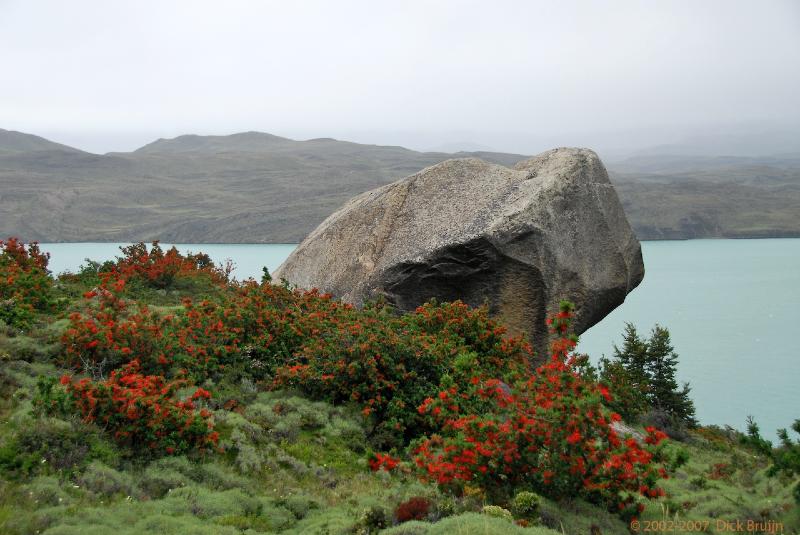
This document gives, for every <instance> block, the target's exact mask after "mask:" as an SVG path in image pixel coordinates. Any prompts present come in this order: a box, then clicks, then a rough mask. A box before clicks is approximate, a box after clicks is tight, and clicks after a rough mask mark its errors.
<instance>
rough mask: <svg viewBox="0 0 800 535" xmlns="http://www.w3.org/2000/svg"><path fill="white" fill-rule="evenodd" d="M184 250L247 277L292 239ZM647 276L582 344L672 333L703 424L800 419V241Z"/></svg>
mask: <svg viewBox="0 0 800 535" xmlns="http://www.w3.org/2000/svg"><path fill="white" fill-rule="evenodd" d="M120 245H123V244H114V243H53V244H42V249H43V250H45V251H49V252H50V253H51V262H50V267H51V269H52V270H53V272H54V273H60V272H62V271H66V270H71V271H75V270H76V269H77V268H78V267H79V266H80V265H81V264H82V263H84V259H86V258H91V259H93V260H99V261H102V260H108V259H113V258H114V257H115V256H117V255H118V254H119V246H120ZM177 247H178V249H180V250H181V251H182V252H187V251H192V252H199V251H202V252H205V253H208V254H209V255H210V256H211V257H212V258H213V259H214V260H215V261H217V262H221V261H224V260H226V259H231V260H233V261H234V263H235V265H236V270H235V271H234V275H235V276H236V277H237V278H239V279H244V278H247V277H254V278H256V279H258V278H260V276H261V268H262V267H263V266H266V267H267V268H268V269H269V270H270V272H272V271H274V270H275V268H277V267H278V266H279V265H280V263H281V262H282V261H283V260H284V259H285V258H286V256H288V255H289V253H290V252H291V251H292V249H294V247H295V245H292V244H273V245H249V244H241V245H240V244H192V245H187V244H178V245H177ZM642 253H643V255H644V262H645V269H646V274H645V278H644V282H642V284H641V285H640V286H639V287H638V288H637V289H636V290H634V291H633V292H632V293H631V294H630V295H629V296H628V298H627V300H626V301H625V303H624V304H623V305H622V306H620V307H619V308H617V309H616V310H615V311H614V312H612V313H611V314H610V315H609V316H608V317H606V318H605V319H604V320H603V321H602V322H600V323H599V324H598V325H596V326H595V327H593V328H592V329H590V330H589V331H588V332H586V333H584V335H583V336H582V338H581V343H580V345H579V347H578V349H579V350H580V351H581V352H584V353H588V354H589V355H591V356H592V357H593V359H594V360H595V361H596V360H597V359H598V358H599V357H600V356H601V355H603V354H605V355H611V353H612V352H613V344H614V343H615V342H616V343H620V335H621V333H622V331H623V328H624V325H625V322H632V323H634V324H635V325H636V326H637V328H638V329H639V331H640V332H642V333H643V334H647V333H649V331H650V329H651V328H652V327H653V325H655V324H656V323H660V324H661V325H663V326H665V327H667V328H668V329H669V331H670V333H671V334H672V342H673V345H674V346H675V351H676V352H677V353H678V354H679V355H680V360H679V369H678V376H679V379H680V380H681V381H689V382H690V383H691V385H692V397H693V399H694V400H695V405H696V406H697V413H698V417H699V419H700V421H701V422H702V423H705V424H712V423H713V424H718V425H726V424H727V425H730V426H732V427H735V428H737V429H744V426H745V418H746V416H747V415H753V416H754V417H755V418H756V420H757V421H758V423H759V425H760V426H761V429H762V431H763V433H764V435H765V436H769V437H772V438H774V437H775V433H774V432H775V430H776V429H777V428H779V427H789V426H790V425H791V423H792V422H793V421H794V419H795V418H800V387H798V383H799V382H800V351H798V349H797V347H798V344H797V341H796V337H797V336H798V335H800V239H765V240H690V241H661V242H643V243H642Z"/></svg>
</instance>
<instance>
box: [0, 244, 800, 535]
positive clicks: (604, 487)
mask: <svg viewBox="0 0 800 535" xmlns="http://www.w3.org/2000/svg"><path fill="white" fill-rule="evenodd" d="M45 268H46V260H45V259H44V258H43V257H41V256H39V255H38V253H37V252H36V250H35V249H33V250H31V249H26V248H24V247H23V246H21V244H16V243H15V244H13V245H12V246H8V244H7V245H6V247H5V252H4V254H3V255H2V256H0V270H2V271H1V272H0V275H2V277H0V281H2V283H0V298H2V305H1V306H2V308H0V314H2V316H0V317H2V318H3V322H2V323H0V532H2V533H4V534H5V533H8V534H29V533H30V534H32V533H44V534H47V535H66V534H82V535H83V534H90V535H91V534H105V533H120V534H121V535H127V534H131V535H133V534H139V533H165V534H176V535H177V534H184V533H197V534H205V533H208V534H231V535H234V534H245V533H246V534H256V533H297V534H300V533H303V534H307V533H312V534H314V533H316V534H353V533H386V534H395V535H398V534H429V535H436V534H450V533H463V534H473V533H480V534H498V535H501V534H502V535H505V534H516V533H519V534H525V533H530V534H538V535H554V534H556V533H566V534H569V535H572V534H576V535H577V534H587V533H593V534H596V533H598V532H599V533H604V534H620V535H622V534H624V533H628V532H629V527H630V526H631V522H632V520H633V517H636V521H638V522H640V524H639V527H640V531H655V532H674V531H675V530H676V529H677V530H680V531H694V530H696V529H698V528H697V526H698V525H696V524H693V526H695V527H693V528H683V529H680V526H681V525H683V524H680V522H684V521H692V522H695V523H699V526H706V531H712V532H721V531H723V530H720V529H719V528H720V525H719V524H718V522H720V521H736V520H740V521H743V522H747V521H748V520H752V521H754V522H756V521H759V522H771V523H773V524H769V525H775V524H774V523H776V522H780V523H781V525H782V526H783V530H782V532H783V533H797V532H798V531H799V530H800V516H798V509H797V506H796V504H795V501H794V498H793V497H792V487H793V486H794V485H796V484H797V477H796V476H795V477H790V476H787V475H785V474H784V475H781V474H778V475H774V476H770V475H768V468H769V465H770V461H769V459H768V458H767V457H765V455H764V454H763V453H759V451H758V450H757V449H752V448H750V447H747V446H743V445H741V444H740V443H739V441H738V437H737V435H736V434H735V433H733V432H728V431H724V430H720V429H715V428H701V429H699V430H696V431H692V432H690V433H689V434H688V435H687V437H686V438H685V440H684V442H680V443H679V442H674V441H669V440H668V441H666V442H661V443H659V442H658V441H651V437H653V436H656V435H654V432H653V431H652V430H644V429H641V428H634V429H629V430H627V431H620V433H621V434H620V435H617V432H616V431H613V430H612V427H610V426H609V421H613V420H614V417H613V415H611V413H610V412H609V411H608V409H607V408H604V406H603V405H602V403H603V399H605V398H607V397H608V396H609V393H608V392H607V391H604V390H603V389H602V388H599V387H598V385H595V384H594V383H592V382H591V381H589V380H588V379H582V378H580V375H577V371H576V370H577V369H576V368H572V367H571V366H572V365H566V364H565V363H566V362H567V360H565V359H564V355H565V352H566V351H568V350H569V348H571V347H573V344H572V342H573V341H572V340H571V339H570V338H568V337H560V338H556V344H555V345H554V356H553V359H552V362H551V364H550V365H544V366H542V367H539V368H538V369H537V371H535V372H531V368H530V367H529V366H528V365H527V364H529V362H528V360H527V359H528V358H529V357H532V356H533V355H531V353H530V347H529V346H528V345H527V344H525V341H524V340H520V339H513V338H507V337H505V336H504V332H503V329H502V327H501V326H498V325H496V324H494V323H493V322H491V321H489V320H488V319H486V317H485V315H484V314H483V313H482V312H481V311H480V310H472V309H469V308H468V307H463V306H461V305H458V304H440V305H439V304H430V305H427V306H426V307H422V308H421V309H420V310H418V311H417V312H416V313H414V314H407V315H403V316H398V315H395V314H393V313H391V311H388V310H385V309H383V308H382V307H380V306H376V307H375V308H368V309H365V310H355V309H353V308H352V307H348V306H343V305H340V304H338V303H336V302H335V301H333V300H331V299H330V298H329V297H326V296H320V295H318V294H314V293H304V292H296V291H292V290H291V289H287V288H284V287H281V286H275V285H272V284H270V283H269V282H267V281H264V282H262V283H261V284H257V283H255V282H251V283H246V284H244V285H242V284H238V283H237V284H230V283H228V282H227V280H226V273H225V271H224V270H223V269H220V268H217V267H215V266H213V265H210V264H209V263H208V261H207V258H205V257H203V256H202V255H199V256H194V257H181V256H180V255H177V254H174V253H171V252H158V251H154V250H152V249H151V250H149V251H148V250H147V249H146V248H143V247H133V248H130V249H128V250H127V251H126V252H125V255H124V257H123V258H121V259H120V260H119V261H118V262H116V263H108V264H106V265H103V266H97V265H94V266H91V265H90V266H87V269H85V270H83V271H82V272H81V273H79V274H77V275H71V276H62V277H61V278H60V279H59V280H58V281H52V280H51V279H49V278H47V275H46V272H45V271H44V269H45ZM568 323H569V312H568V308H564V309H562V311H561V313H559V315H557V316H555V318H554V323H553V329H554V333H561V334H565V333H566V331H567V330H568ZM562 326H563V330H562ZM557 348H561V349H557ZM134 360H135V365H134V364H133V362H134ZM520 363H523V364H526V365H525V366H523V367H517V365H518V364H520ZM532 373H533V374H532ZM537 374H541V375H537ZM401 377H402V378H403V380H400V378H401ZM498 378H501V379H502V381H505V382H500V381H498ZM539 380H541V382H538V381H539ZM154 385H155V386H154ZM526 385H527V386H526ZM528 391H529V392H530V393H531V394H532V395H533V394H535V395H536V398H535V399H536V403H533V404H532V403H530V402H531V401H533V399H532V398H531V399H529V398H526V397H525V392H528ZM612 394H613V393H612ZM154 400H155V402H153V401H154ZM456 405H457V406H459V407H460V408H459V412H458V414H459V415H460V417H459V418H458V419H457V420H454V421H460V422H462V423H463V425H462V424H459V425H457V426H454V427H449V426H448V424H447V423H446V422H445V423H443V422H442V420H440V419H437V415H438V414H439V411H442V414H445V413H447V412H448V411H451V412H452V411H454V410H455V409H453V408H452V407H453V406H456ZM546 405H547V406H551V407H553V410H552V411H550V410H549V409H547V408H546V407H545V406H546ZM418 406H419V407H418ZM509 411H510V412H509ZM516 411H522V412H516ZM520 418H521V419H520ZM552 418H556V420H551V419H552ZM609 418H610V420H609ZM495 420H496V421H497V422H502V423H492V422H493V421H495ZM556 421H557V422H560V423H556ZM468 422H481V423H480V425H478V426H475V427H472V430H473V432H474V434H469V433H467V434H466V435H461V434H460V433H461V431H459V429H461V430H468V429H470V426H471V425H472V424H469V423H468ZM510 422H523V423H524V425H523V426H522V427H520V430H519V431H520V432H519V434H518V435H515V438H513V439H512V440H504V439H503V437H504V436H505V435H504V434H506V433H509V432H511V429H510V428H506V427H505V425H506V424H508V423H510ZM206 424H208V427H206ZM515 425H516V424H515ZM523 427H524V429H523ZM480 429H488V430H489V432H488V433H487V434H482V433H483V432H482V431H480ZM527 429H530V430H533V432H532V433H528V431H526V430H527ZM540 432H541V433H544V434H546V439H545V440H544V441H542V440H541V438H543V437H539V435H538V434H539V433H540ZM431 433H433V434H431ZM626 434H627V436H626ZM634 435H635V436H638V437H639V438H638V439H637V438H635V436H634ZM576 436H577V438H576ZM437 437H439V438H437ZM464 437H466V438H467V439H476V438H480V439H481V440H480V441H479V442H469V440H468V441H467V442H468V443H464V442H462V439H463V438H464ZM645 437H647V438H645ZM622 439H625V440H624V443H621V444H618V445H616V446H614V444H613V443H614V441H617V442H619V441H621V440H622ZM439 440H445V441H448V442H445V443H446V444H448V446H447V447H450V448H453V450H450V451H451V453H452V451H456V452H457V453H458V455H456V456H451V457H449V459H450V461H447V462H444V460H446V459H447V458H448V457H446V456H447V455H450V454H448V453H447V452H448V450H447V448H445V449H444V453H443V455H445V458H444V460H442V461H436V460H433V461H430V458H428V457H426V456H425V451H429V449H430V448H433V450H432V451H437V450H436V448H437V446H436V444H437V443H438V441H439ZM659 440H660V439H659ZM518 441H519V442H518ZM609 441H610V442H609ZM515 444H523V445H526V448H523V449H521V450H520V453H521V454H523V455H527V453H526V452H527V447H530V448H536V453H535V459H537V461H536V463H538V465H537V464H533V463H531V462H530V461H531V459H532V458H528V457H523V459H522V461H523V462H521V463H518V462H517V461H516V460H515V458H514V454H513V452H514V447H515ZM602 444H606V446H603V447H602V448H601V447H600V445H602ZM495 447H499V449H494V448H495ZM606 448H608V449H606ZM475 450H477V451H478V453H477V454H476V453H475ZM483 450H489V451H486V452H483ZM438 451H440V452H441V451H442V450H438ZM468 451H472V453H471V454H469V455H468ZM679 451H682V452H684V453H681V454H679V453H678V452H679ZM651 453H652V455H651ZM475 455H478V456H479V457H477V458H478V459H480V461H479V462H477V463H476V464H473V463H472V461H471V460H470V459H476V457H474V456H475ZM598 455H599V457H597V456H598ZM687 456H688V462H683V463H681V462H678V459H679V457H680V458H683V459H684V461H685V459H686V457H687ZM416 459H427V460H425V461H423V462H422V463H421V464H419V465H418V466H416V465H415V462H416ZM657 459H664V460H665V464H664V470H665V472H664V473H663V475H669V478H668V479H664V478H663V476H657V475H656V474H655V472H650V468H651V467H653V468H654V467H655V465H656V462H657ZM429 461H430V462H429ZM483 463H486V466H488V467H489V469H488V470H486V466H483V469H481V466H482V465H483ZM515 463H516V464H515ZM612 465H613V466H618V467H619V468H620V470H621V471H619V472H617V471H616V470H615V469H613V468H611V467H612ZM539 466H541V467H550V468H552V471H550V470H549V469H548V470H545V471H544V472H541V471H540V470H537V468H539ZM637 466H638V467H639V468H637ZM512 467H513V468H516V470H511V468H512ZM531 468H533V470H530V469H531ZM588 468H591V469H588ZM453 469H456V471H455V472H452V471H451V470H453ZM463 470H466V472H464V471H463ZM573 470H576V472H574V473H573ZM581 470H584V471H585V473H584V474H583V475H578V473H579V472H580V471H581ZM548 471H550V474H549V475H548ZM647 474H649V475H647ZM453 475H454V476H455V477H450V476H453ZM462 476H463V477H462ZM587 482H588V483H587ZM655 485H658V487H656V486H655ZM657 488H660V489H663V492H660V491H659V492H655V490H656V489H657ZM608 489H614V491H613V492H611V493H609V492H608ZM620 500H622V501H620ZM628 500H631V501H628ZM617 502H619V505H620V507H623V506H624V509H625V511H627V513H626V512H624V511H623V512H620V509H619V508H618V507H617ZM637 504H640V505H641V511H640V512H636V507H635V506H636V505H637ZM658 521H665V522H666V521H672V522H678V524H677V526H678V527H677V528H676V527H668V525H667V524H662V525H659V524H654V522H658ZM635 525H636V524H634V526H635ZM659 526H661V527H659ZM763 526H767V524H763ZM651 528H652V529H651ZM755 531H767V532H768V531H769V529H767V528H766V527H765V529H763V530H755ZM773 532H774V530H773Z"/></svg>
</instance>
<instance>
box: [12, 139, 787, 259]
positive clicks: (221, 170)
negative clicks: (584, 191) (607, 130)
mask: <svg viewBox="0 0 800 535" xmlns="http://www.w3.org/2000/svg"><path fill="white" fill-rule="evenodd" d="M454 157H458V158H463V157H478V158H481V159H484V160H486V161H489V162H494V163H498V164H501V165H507V166H511V165H513V164H515V163H516V162H518V161H520V160H522V159H524V158H526V157H525V156H522V155H518V154H503V153H494V152H471V153H457V154H447V153H441V152H425V153H423V152H416V151H412V150H408V149H404V148H402V147H389V146H378V145H362V144H358V143H349V142H345V141H337V140H334V139H330V138H321V139H311V140H308V141H294V140H291V139H286V138H282V137H278V136H273V135H270V134H264V133H258V132H246V133H241V134H234V135H231V136H189V135H187V136H181V137H178V138H175V139H170V140H164V139H162V140H158V141H155V142H153V143H151V144H149V145H146V146H144V147H142V148H141V149H139V150H137V151H134V152H129V153H109V154H106V155H96V154H89V153H86V152H82V151H79V150H76V149H72V148H69V147H65V146H64V145H59V144H57V143H52V142H50V141H47V140H45V139H42V138H39V137H36V136H31V135H28V134H21V133H19V132H10V131H6V130H0V235H17V236H20V237H22V238H24V239H27V240H34V239H35V240H39V241H44V242H53V241H117V242H136V241H139V240H142V239H144V240H153V239H159V240H162V241H166V242H173V243H298V242H300V241H301V240H302V239H303V238H304V237H305V236H306V235H307V234H308V233H309V232H310V231H311V230H313V229H314V228H315V227H316V226H317V225H318V224H319V223H320V222H321V221H322V220H323V219H324V218H325V217H327V216H328V215H329V214H331V213H332V212H333V211H334V210H336V209H337V208H339V207H340V206H341V205H342V204H344V203H345V202H346V201H347V200H348V199H350V198H351V197H353V196H355V195H357V194H359V193H362V192H364V191H367V190H370V189H373V188H376V187H378V186H382V185H385V184H387V183H389V182H393V181H395V180H398V179H400V178H403V177H405V176H408V175H411V174H413V173H415V172H417V171H419V170H421V169H423V168H424V167H427V166H430V165H433V164H436V163H439V162H441V161H443V160H446V159H448V158H454ZM607 163H608V162H607ZM609 170H610V174H611V177H612V181H613V182H614V183H615V184H616V186H617V191H618V193H619V195H620V198H621V200H622V202H623V206H624V208H625V211H626V214H627V216H628V219H629V220H630V221H631V225H632V226H633V228H634V230H635V231H636V233H637V235H638V236H639V238H640V239H666V238H670V239H672V238H678V239H680V238H703V237H706V238H707V237H766V236H800V218H798V217H797V214H798V213H800V161H798V159H797V158H794V159H792V158H738V159H737V158H699V157H682V156H673V157H664V156H642V157H638V158H632V159H629V160H626V161H624V162H618V163H614V164H610V165H609Z"/></svg>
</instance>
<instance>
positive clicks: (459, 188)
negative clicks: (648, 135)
mask: <svg viewBox="0 0 800 535" xmlns="http://www.w3.org/2000/svg"><path fill="white" fill-rule="evenodd" d="M643 276H644V265H643V263H642V255H641V249H640V246H639V242H638V240H637V239H636V236H635V235H634V234H633V231H632V230H631V227H630V225H629V224H628V221H627V219H626V218H625V214H624V213H623V211H622V206H621V205H620V202H619V199H618V198H617V194H616V192H615V191H614V188H613V186H612V185H611V183H610V182H609V179H608V174H607V173H606V170H605V167H604V166H603V164H602V162H601V161H600V159H599V158H598V157H597V155H596V154H595V153H594V152H592V151H590V150H587V149H572V148H560V149H554V150H551V151H548V152H545V153H542V154H540V155H538V156H535V157H533V158H531V159H529V160H525V161H523V162H520V163H518V164H517V165H516V166H515V167H514V168H513V169H509V168H507V167H502V166H499V165H493V164H489V163H486V162H484V161H481V160H478V159H472V158H470V159H463V160H462V159H460V160H448V161H445V162H442V163H440V164H437V165H434V166H431V167H428V168H426V169H423V170H422V171H420V172H419V173H416V174H414V175H412V176H409V177H407V178H404V179H402V180H399V181H397V182H394V183H392V184H388V185H386V186H384V187H381V188H378V189H375V190H372V191H368V192H366V193H363V194H361V195H359V196H357V197H355V198H353V199H352V200H350V201H349V202H348V203H347V204H345V205H344V206H343V207H342V208H341V209H340V210H338V211H337V212H335V213H334V214H332V215H331V216H330V217H328V218H327V219H326V220H325V221H324V222H323V223H322V224H320V226H319V227H317V228H316V229H315V230H314V231H313V232H312V233H311V234H310V235H309V236H308V237H307V238H306V239H305V240H304V241H303V242H302V243H301V244H300V246H299V247H298V248H297V249H296V250H295V251H294V252H293V253H292V254H291V255H290V256H289V258H287V259H286V261H285V262H284V263H283V264H282V265H281V266H280V268H278V270H277V271H276V272H275V278H276V279H280V278H284V279H286V280H288V281H289V282H291V283H293V284H296V285H298V286H300V287H303V288H319V289H320V290H323V291H325V292H330V293H332V294H334V295H335V296H337V297H339V298H341V299H343V300H344V301H347V302H350V303H353V304H356V305H360V304H362V303H363V302H364V301H365V300H369V299H373V298H376V297H378V296H384V297H385V298H386V299H387V300H388V301H389V302H391V303H393V304H394V305H395V306H396V307H398V308H399V309H401V310H413V309H414V308H416V307H417V306H419V305H420V304H422V303H424V302H425V301H427V300H428V299H430V298H432V297H435V298H437V299H439V300H440V301H452V300H456V299H461V300H462V301H464V302H466V303H468V304H470V305H474V306H478V305H481V304H483V303H485V302H486V303H488V304H489V307H490V311H491V313H492V314H493V315H495V316H496V317H497V318H498V319H499V320H500V321H502V322H503V323H504V324H505V325H507V326H508V327H509V329H510V331H511V332H513V333H520V332H525V333H527V334H528V335H529V336H530V337H531V340H532V341H533V343H534V346H535V347H536V348H537V350H538V351H539V353H540V354H542V353H543V352H545V351H546V348H547V330H546V327H545V323H544V321H545V318H546V316H547V314H548V313H550V312H552V311H555V310H556V309H557V307H558V302H559V301H560V300H561V299H569V300H571V301H573V302H574V303H575V304H576V323H575V328H576V332H578V333H581V332H583V331H585V330H586V329H588V328H589V327H591V326H592V325H594V324H595V323H597V322H598V321H600V320H601V319H602V318H603V317H605V316H606V315H607V314H608V313H609V312H611V311H612V310H613V309H614V308H616V307H617V306H619V305H620V304H621V303H622V302H623V301H624V300H625V296H626V295H627V294H628V293H629V292H630V291H631V290H633V289H634V288H635V287H636V286H637V285H638V284H639V283H640V282H641V280H642V278H643Z"/></svg>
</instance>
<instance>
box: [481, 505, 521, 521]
mask: <svg viewBox="0 0 800 535" xmlns="http://www.w3.org/2000/svg"><path fill="white" fill-rule="evenodd" d="M481 513H483V514H484V515H487V516H492V517H495V518H502V519H503V520H508V521H509V522H513V521H514V515H512V514H511V511H509V510H508V509H503V508H502V507H500V506H499V505H484V506H483V509H481Z"/></svg>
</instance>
